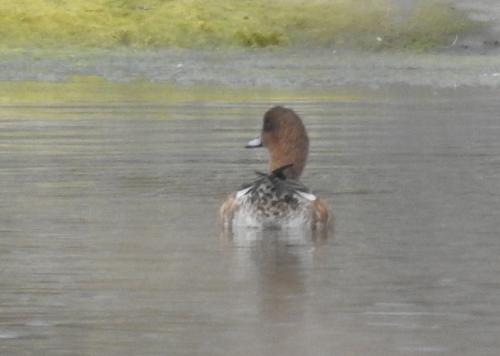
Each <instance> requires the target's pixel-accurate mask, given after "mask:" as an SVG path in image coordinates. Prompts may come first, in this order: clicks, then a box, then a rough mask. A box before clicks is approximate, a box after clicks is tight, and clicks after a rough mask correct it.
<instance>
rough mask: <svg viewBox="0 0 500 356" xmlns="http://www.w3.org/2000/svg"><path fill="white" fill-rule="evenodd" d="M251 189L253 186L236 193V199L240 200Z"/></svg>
mask: <svg viewBox="0 0 500 356" xmlns="http://www.w3.org/2000/svg"><path fill="white" fill-rule="evenodd" d="M250 189H252V186H250V187H248V188H245V189H242V190H238V191H237V192H236V199H240V198H241V197H242V196H244V195H245V194H246V193H248V191H249V190H250Z"/></svg>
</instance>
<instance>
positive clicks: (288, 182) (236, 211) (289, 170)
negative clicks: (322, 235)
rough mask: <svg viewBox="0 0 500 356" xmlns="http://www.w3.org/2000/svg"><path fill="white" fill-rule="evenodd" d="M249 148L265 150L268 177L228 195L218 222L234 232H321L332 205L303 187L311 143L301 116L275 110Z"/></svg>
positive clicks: (279, 108) (259, 174)
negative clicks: (251, 229) (243, 229)
mask: <svg viewBox="0 0 500 356" xmlns="http://www.w3.org/2000/svg"><path fill="white" fill-rule="evenodd" d="M245 147H246V148H256V147H265V148H267V150H268V152H269V158H270V159H269V172H270V173H262V172H256V174H257V178H256V179H255V180H254V181H253V182H252V183H250V184H246V185H243V186H242V187H241V189H240V190H238V191H236V192H234V193H232V194H230V195H229V196H228V197H227V199H226V200H225V202H224V203H223V204H222V206H221V208H220V219H221V221H222V223H223V225H224V226H225V227H226V228H232V227H259V226H260V227H281V228H285V227H308V228H312V229H323V228H326V226H327V225H328V223H329V220H331V217H330V215H331V214H330V211H329V208H328V205H327V204H326V203H325V201H323V200H322V199H319V198H318V197H316V196H315V195H314V194H311V193H310V192H309V190H308V189H307V188H306V187H305V186H304V185H303V184H302V183H300V182H299V178H300V175H301V174H302V171H303V169H304V166H305V163H306V160H307V154H308V151H309V138H308V137H307V132H306V129H305V127H304V124H303V123H302V120H301V119H300V117H299V116H298V115H297V114H296V113H295V112H294V111H293V110H291V109H288V108H284V107H282V106H275V107H273V108H271V109H269V110H268V111H267V112H266V113H265V114H264V118H263V126H262V131H261V134H260V137H258V138H256V139H253V140H251V141H249V142H248V144H247V145H246V146H245Z"/></svg>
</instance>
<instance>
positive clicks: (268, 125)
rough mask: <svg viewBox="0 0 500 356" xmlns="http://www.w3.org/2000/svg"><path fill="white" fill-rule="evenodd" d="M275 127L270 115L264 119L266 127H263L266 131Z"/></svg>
mask: <svg viewBox="0 0 500 356" xmlns="http://www.w3.org/2000/svg"><path fill="white" fill-rule="evenodd" d="M273 128H274V125H273V123H272V121H271V120H270V119H269V118H268V117H266V118H265V119H264V128H263V130H264V131H272V130H273Z"/></svg>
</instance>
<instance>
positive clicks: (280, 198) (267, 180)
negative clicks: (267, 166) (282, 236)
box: [233, 173, 316, 227]
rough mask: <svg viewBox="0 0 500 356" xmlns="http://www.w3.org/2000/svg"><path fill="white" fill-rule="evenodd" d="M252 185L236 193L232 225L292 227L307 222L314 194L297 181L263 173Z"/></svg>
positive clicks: (310, 213) (314, 198) (307, 223)
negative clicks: (235, 207)
mask: <svg viewBox="0 0 500 356" xmlns="http://www.w3.org/2000/svg"><path fill="white" fill-rule="evenodd" d="M259 175H260V177H259V179H257V180H256V181H254V182H253V183H252V184H250V185H247V186H246V187H245V188H243V189H241V190H239V191H238V192H236V195H235V203H236V204H237V206H238V209H237V210H236V211H235V214H234V216H233V226H266V227H269V226H275V227H292V226H304V225H309V224H310V222H311V217H312V216H311V215H312V211H311V206H312V204H313V202H314V201H315V200H316V197H315V196H314V195H313V194H310V193H308V191H307V188H306V187H305V186H304V185H302V184H301V183H300V182H298V181H294V180H289V179H285V178H284V177H282V176H279V175H276V174H270V175H267V174H262V173H259Z"/></svg>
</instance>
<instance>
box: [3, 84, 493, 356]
mask: <svg viewBox="0 0 500 356" xmlns="http://www.w3.org/2000/svg"><path fill="white" fill-rule="evenodd" d="M498 94H499V93H498V91H496V90H493V89H485V88H479V87H477V88H469V87H462V88H459V89H435V88H434V89H432V88H429V87H409V86H400V87H391V88H387V89H384V90H379V91H377V92H376V95H371V94H367V95H366V99H363V97H362V98H361V99H359V100H344V101H343V100H331V101H328V100H317V101H315V100H311V99H306V98H305V99H304V100H295V101H293V102H280V101H279V100H278V99H273V98H270V99H269V100H268V101H265V102H264V101H255V102H231V101H228V102H224V101H219V102H202V101H191V102H174V103H166V104H161V105H160V104H158V105H136V104H133V103H130V102H114V103H109V104H106V103H104V104H103V103H99V104H95V105H93V104H92V103H85V104H82V105H77V104H68V105H31V106H30V105H18V106H8V105H3V106H2V107H0V354H1V355H423V354H425V355H454V356H455V355H497V354H498V350H500V339H499V337H498V335H500V292H499V291H500V259H499V256H500V220H499V218H500V139H499V138H500V119H499V114H498V113H499V112H500V101H499V100H498V97H499V96H498ZM278 103H279V104H284V105H287V106H290V107H292V108H294V109H295V110H296V111H297V112H299V113H300V114H301V115H302V117H303V119H304V121H305V124H306V127H307V129H308V131H309V135H310V139H311V153H310V157H309V162H308V165H307V166H306V170H305V173H304V175H303V177H302V181H303V182H304V183H305V184H306V185H308V186H309V187H310V188H311V189H312V191H313V192H315V193H316V194H317V195H319V196H321V197H322V198H324V199H325V200H326V201H328V202H329V204H330V206H331V207H332V210H333V212H334V215H335V226H334V228H333V229H332V231H331V232H330V234H329V236H327V237H324V238H321V239H314V238H311V237H310V236H307V235H306V234H301V233H293V232H286V233H285V232H280V231H276V230H274V231H257V230H252V231H250V232H247V233H234V234H233V235H231V234H223V233H221V230H220V228H219V226H218V225H217V219H216V215H217V209H218V207H219V205H220V203H221V202H222V200H223V199H224V197H225V196H226V194H227V193H229V192H231V191H233V190H235V189H237V188H238V187H239V186H240V184H241V183H244V182H248V181H249V180H251V179H252V178H253V177H254V171H255V170H265V169H266V153H265V151H252V150H245V149H244V148H243V146H244V144H245V143H246V141H247V140H248V139H250V138H253V137H255V136H256V135H257V134H258V130H259V128H260V124H261V116H262V113H263V112H264V111H265V110H266V109H267V108H268V107H269V106H270V105H274V104H278ZM166 112H168V113H169V115H168V119H167V118H165V119H162V115H163V113H166Z"/></svg>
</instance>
